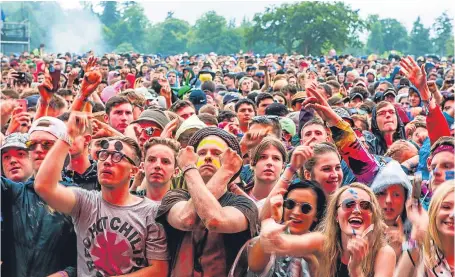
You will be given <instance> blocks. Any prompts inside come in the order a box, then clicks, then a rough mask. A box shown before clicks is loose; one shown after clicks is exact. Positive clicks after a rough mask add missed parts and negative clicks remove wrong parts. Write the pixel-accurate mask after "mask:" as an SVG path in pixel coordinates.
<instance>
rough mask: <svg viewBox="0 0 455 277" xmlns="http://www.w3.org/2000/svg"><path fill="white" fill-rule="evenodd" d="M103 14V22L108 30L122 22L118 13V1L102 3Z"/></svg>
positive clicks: (101, 18)
mask: <svg viewBox="0 0 455 277" xmlns="http://www.w3.org/2000/svg"><path fill="white" fill-rule="evenodd" d="M100 6H101V7H102V8H103V12H102V13H101V15H100V20H101V22H102V23H103V24H104V25H106V26H107V27H108V28H112V26H113V25H114V24H116V23H117V22H118V21H119V20H120V13H119V11H118V7H117V2H116V1H103V2H101V3H100Z"/></svg>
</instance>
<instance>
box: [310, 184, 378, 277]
mask: <svg viewBox="0 0 455 277" xmlns="http://www.w3.org/2000/svg"><path fill="white" fill-rule="evenodd" d="M350 188H358V189H361V190H363V191H365V192H366V193H367V194H368V195H369V196H370V202H371V204H372V224H374V229H373V232H372V234H371V237H372V238H374V239H373V240H371V241H370V243H369V250H370V251H369V252H368V255H367V257H366V258H365V259H364V260H363V261H362V269H363V272H364V273H365V276H367V277H369V276H373V275H374V259H375V257H376V254H377V253H378V251H379V250H380V249H381V248H382V247H383V246H384V245H386V240H385V237H384V231H385V224H384V222H383V221H382V218H383V217H382V210H381V208H380V206H379V202H378V200H377V199H376V196H375V195H374V193H373V191H372V190H371V189H370V188H369V187H367V186H365V185H364V184H361V183H352V184H350V185H348V186H343V187H341V188H339V189H337V190H336V191H335V192H334V193H333V194H332V195H331V196H330V201H329V204H328V206H327V211H326V214H325V217H324V219H323V221H322V222H321V224H320V225H319V228H318V229H319V231H320V232H321V233H323V234H324V235H325V236H326V240H325V243H324V246H323V252H322V254H323V255H322V257H321V258H322V261H321V262H320V264H322V265H325V266H321V267H320V268H319V276H321V277H327V276H335V275H336V271H337V268H336V266H337V263H336V262H335V261H337V260H339V259H341V255H342V253H343V245H342V242H341V229H340V224H339V223H338V222H337V219H336V218H337V210H338V208H337V207H338V205H339V203H338V202H339V199H340V196H341V194H343V192H345V191H346V190H348V189H350ZM371 242H372V243H371Z"/></svg>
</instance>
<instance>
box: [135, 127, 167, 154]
mask: <svg viewBox="0 0 455 277" xmlns="http://www.w3.org/2000/svg"><path fill="white" fill-rule="evenodd" d="M137 124H138V125H139V128H140V130H141V134H140V135H139V137H138V141H139V146H140V147H141V149H142V148H143V147H144V144H145V143H146V142H147V141H148V140H149V139H150V138H153V137H159V136H160V135H161V132H162V131H163V130H162V129H161V127H160V126H159V125H158V124H156V123H155V122H151V121H140V122H138V123H137Z"/></svg>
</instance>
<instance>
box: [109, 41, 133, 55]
mask: <svg viewBox="0 0 455 277" xmlns="http://www.w3.org/2000/svg"><path fill="white" fill-rule="evenodd" d="M131 51H132V52H137V51H136V49H134V46H133V45H132V44H131V43H129V42H124V43H122V44H120V45H118V46H117V48H115V50H114V52H115V53H126V52H131Z"/></svg>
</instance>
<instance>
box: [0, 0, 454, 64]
mask: <svg viewBox="0 0 455 277" xmlns="http://www.w3.org/2000/svg"><path fill="white" fill-rule="evenodd" d="M81 4H82V6H83V9H84V10H85V11H87V12H90V13H92V14H93V13H95V12H94V11H97V16H98V18H99V20H100V22H101V23H102V24H103V27H102V37H103V39H104V41H105V42H106V44H107V46H108V47H107V49H106V50H108V51H113V50H115V51H133V50H132V49H134V50H135V51H139V52H141V53H146V54H151V53H161V54H163V55H171V54H177V53H183V52H189V53H191V54H195V53H208V52H216V53H218V54H233V53H238V52H239V51H243V52H249V51H254V52H255V53H260V54H266V53H272V52H273V53H277V52H278V53H284V52H287V53H302V54H305V55H310V54H311V55H320V54H326V53H327V52H328V51H329V50H330V49H332V48H333V49H336V50H337V52H338V53H351V54H354V55H366V54H370V53H376V54H379V53H385V52H388V51H391V50H395V51H399V52H401V53H410V54H414V55H424V54H428V53H436V54H439V55H441V56H444V55H445V56H447V55H450V54H453V52H454V49H453V47H454V46H453V45H454V39H453V26H452V18H450V17H449V15H448V13H447V12H444V13H442V14H441V16H439V17H438V18H437V19H436V20H435V23H434V24H433V27H432V29H433V31H434V34H435V37H434V38H430V31H429V28H425V26H423V24H422V23H421V21H420V18H417V20H416V22H414V26H413V28H412V31H411V32H410V33H408V31H407V30H406V28H405V27H404V25H403V24H402V23H400V22H399V21H397V20H396V19H393V18H383V19H381V18H379V16H378V15H370V16H369V17H368V18H367V19H366V20H363V19H361V18H360V17H359V11H358V10H353V9H352V8H351V7H350V6H349V5H347V4H344V3H342V2H320V1H318V2H309V1H302V2H296V3H292V4H282V5H279V6H270V7H267V8H266V9H265V10H264V11H263V12H262V13H257V14H255V15H254V17H253V18H252V20H248V19H246V18H243V20H242V21H241V22H240V25H238V24H236V22H235V20H233V19H230V20H227V19H226V18H225V17H223V16H222V15H219V14H217V13H216V12H214V11H209V12H207V13H205V14H203V15H202V16H201V17H200V18H199V19H198V20H197V21H196V23H195V24H194V25H193V26H191V25H190V24H189V23H188V22H187V21H184V20H181V19H178V18H175V17H174V13H173V12H171V11H170V12H168V16H167V17H166V19H165V20H164V21H162V22H157V23H154V24H151V23H150V21H149V19H148V18H147V16H146V15H145V12H144V9H143V7H142V5H141V4H139V3H137V2H134V1H124V2H116V1H101V2H99V3H91V2H81ZM2 8H3V10H4V11H5V13H6V15H7V21H16V22H21V21H23V20H25V19H28V20H29V21H30V26H31V32H30V33H31V48H32V49H33V48H37V47H39V44H41V43H46V42H47V41H49V40H50V39H51V38H50V35H51V34H50V32H49V30H50V29H51V28H50V27H51V26H52V25H53V24H58V20H55V15H60V14H64V13H65V11H63V10H62V8H61V7H60V5H59V4H58V3H57V2H44V1H36V2H25V1H24V2H4V3H2ZM365 29H367V30H368V31H369V35H368V39H367V41H366V44H365V45H363V44H362V42H360V41H359V32H361V31H363V30H365ZM83 31H84V30H81V32H83Z"/></svg>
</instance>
